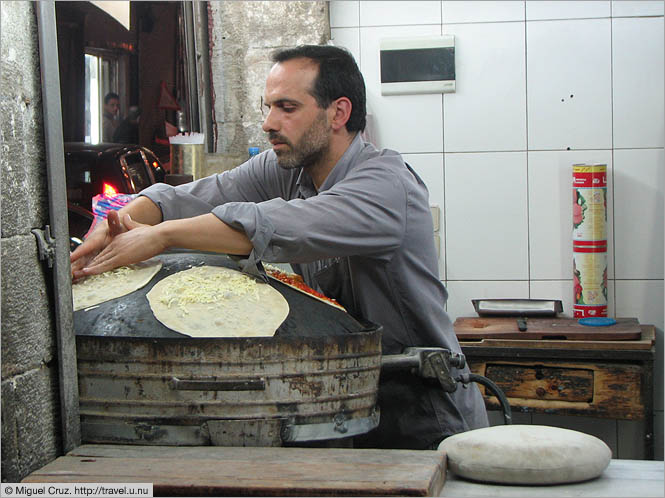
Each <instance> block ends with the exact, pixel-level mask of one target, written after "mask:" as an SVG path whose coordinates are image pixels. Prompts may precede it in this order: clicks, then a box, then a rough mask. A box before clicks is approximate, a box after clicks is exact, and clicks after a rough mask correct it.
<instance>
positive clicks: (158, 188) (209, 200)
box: [140, 153, 286, 220]
mask: <svg viewBox="0 0 665 498" xmlns="http://www.w3.org/2000/svg"><path fill="white" fill-rule="evenodd" d="M279 173H280V172H279V171H278V170H275V168H274V167H273V165H272V164H271V162H270V161H269V160H268V154H265V153H264V154H261V155H259V156H254V157H252V158H251V159H250V160H249V161H247V162H245V163H244V164H241V165H240V166H238V167H237V168H234V169H232V170H229V171H225V172H224V173H220V174H217V175H211V176H208V177H205V178H201V179H200V180H196V181H194V182H191V183H186V184H183V185H178V186H176V187H174V186H171V185H166V184H164V183H158V184H156V185H152V186H150V187H148V188H147V189H145V190H142V191H141V193H140V195H143V196H146V197H148V198H149V199H150V200H151V201H153V202H154V203H155V204H157V206H159V208H160V209H161V211H162V219H164V220H173V219H182V218H191V217H194V216H199V215H202V214H207V213H210V212H212V210H213V209H214V208H215V207H216V206H220V205H222V204H226V203H228V202H261V201H263V200H266V199H270V198H272V197H276V196H279V195H280V194H281V191H280V188H283V186H284V185H285V184H286V180H285V179H284V178H280V176H279ZM282 176H283V175H282Z"/></svg>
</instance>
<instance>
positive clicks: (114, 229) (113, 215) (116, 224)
mask: <svg viewBox="0 0 665 498" xmlns="http://www.w3.org/2000/svg"><path fill="white" fill-rule="evenodd" d="M106 219H107V221H108V224H109V233H110V234H111V237H115V236H116V235H119V234H121V233H123V232H126V231H127V229H126V228H125V227H124V226H123V224H122V223H121V222H120V216H119V215H118V212H117V211H109V214H108V216H107V217H106Z"/></svg>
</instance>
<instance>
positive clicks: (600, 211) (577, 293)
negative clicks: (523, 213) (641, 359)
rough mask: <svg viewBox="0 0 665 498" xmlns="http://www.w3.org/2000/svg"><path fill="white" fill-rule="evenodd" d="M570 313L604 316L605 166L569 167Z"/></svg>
mask: <svg viewBox="0 0 665 498" xmlns="http://www.w3.org/2000/svg"><path fill="white" fill-rule="evenodd" d="M573 288H574V296H573V308H574V309H573V313H574V316H575V317H579V318H582V317H593V316H607V166H606V165H605V164H593V165H587V164H575V165H573Z"/></svg>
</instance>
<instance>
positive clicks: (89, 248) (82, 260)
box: [70, 196, 162, 280]
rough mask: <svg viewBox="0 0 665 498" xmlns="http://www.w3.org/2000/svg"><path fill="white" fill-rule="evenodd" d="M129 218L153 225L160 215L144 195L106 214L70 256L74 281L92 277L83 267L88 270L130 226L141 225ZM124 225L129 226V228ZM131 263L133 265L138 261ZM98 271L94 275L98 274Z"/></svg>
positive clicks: (160, 218)
mask: <svg viewBox="0 0 665 498" xmlns="http://www.w3.org/2000/svg"><path fill="white" fill-rule="evenodd" d="M130 214H131V216H130ZM132 217H133V218H134V219H137V220H138V221H140V222H142V223H147V224H148V225H156V224H158V223H159V222H160V221H161V220H162V212H161V210H160V209H159V207H158V206H157V205H156V204H155V203H154V202H152V201H151V200H150V199H149V198H147V197H144V196H139V197H137V198H136V199H134V200H133V201H132V202H130V203H129V204H127V205H126V206H124V207H123V208H121V209H120V210H119V211H109V214H108V216H107V219H106V220H104V221H103V222H101V223H99V225H98V226H97V227H96V228H95V230H94V231H93V232H92V233H91V234H90V236H89V237H88V238H87V239H86V240H85V242H83V244H81V245H80V246H79V247H77V248H76V250H75V251H74V252H73V253H72V254H71V256H70V261H71V263H72V278H73V279H74V280H78V279H80V278H83V277H85V276H87V275H93V273H91V272H89V271H83V270H84V268H88V267H89V266H90V265H91V264H92V262H93V261H94V260H95V258H97V256H99V255H100V254H101V253H102V252H103V251H104V250H106V248H107V247H108V246H109V245H110V244H111V243H112V242H113V240H115V238H116V237H118V236H120V235H123V234H125V233H127V232H128V230H129V229H130V228H132V227H136V226H137V225H141V223H136V222H135V221H133V220H132ZM128 220H129V221H128ZM127 223H129V225H131V226H128V225H127ZM149 257H150V256H149ZM133 262H134V263H136V262H137V261H133ZM117 266H122V265H117ZM113 268H115V267H111V268H107V269H108V270H111V269H113ZM101 271H106V270H101ZM101 271H96V272H95V273H101Z"/></svg>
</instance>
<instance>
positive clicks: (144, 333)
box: [74, 252, 377, 338]
mask: <svg viewBox="0 0 665 498" xmlns="http://www.w3.org/2000/svg"><path fill="white" fill-rule="evenodd" d="M158 258H159V259H160V260H161V261H162V264H163V266H162V269H161V270H160V271H159V272H158V273H157V275H155V276H154V277H153V279H152V280H151V281H150V282H149V283H148V284H147V285H146V286H145V287H143V288H141V289H139V290H137V291H134V292H132V293H131V294H128V295H126V296H122V297H119V298H117V299H112V300H110V301H106V302H104V303H101V304H100V305H98V306H96V307H91V308H87V309H83V310H79V311H76V312H74V330H75V332H76V334H77V335H92V336H116V337H150V338H160V337H162V338H178V337H188V336H186V335H185V334H180V333H178V332H176V331H174V330H171V329H169V328H168V327H166V326H164V325H163V324H162V323H161V322H159V321H158V320H157V319H156V318H155V317H154V315H153V313H152V310H151V309H150V304H149V303H148V299H147V298H146V294H147V293H148V292H150V290H151V289H152V288H153V286H154V285H155V284H156V283H157V282H159V281H160V280H162V279H163V278H165V277H167V276H169V275H172V274H174V273H176V272H179V271H183V270H187V269H189V268H191V267H193V266H201V265H209V266H224V267H227V268H231V269H234V270H239V269H240V267H239V264H238V263H237V262H236V261H234V260H232V259H231V258H229V257H228V256H226V255H223V254H209V253H198V252H177V253H165V254H162V255H160V256H158ZM269 285H271V286H272V287H273V288H275V289H276V290H278V291H279V292H280V293H281V294H282V295H283V296H284V298H285V299H286V300H287V302H288V303H289V314H288V316H287V317H286V319H285V320H284V322H282V324H281V325H280V326H279V328H278V329H277V332H276V334H275V336H278V337H282V338H290V337H301V338H305V337H325V336H330V335H338V334H348V333H354V332H363V331H369V330H376V328H377V326H376V325H373V324H361V323H360V322H359V321H357V320H356V319H354V318H353V317H352V316H351V315H349V314H348V313H346V312H344V311H342V310H340V309H338V308H336V307H334V306H331V305H328V304H326V303H323V302H321V301H319V300H317V299H314V298H313V297H310V296H308V295H306V294H303V293H302V292H300V291H297V290H295V289H292V288H291V287H288V286H287V285H284V284H282V283H281V282H278V281H275V280H273V279H271V280H270V283H269Z"/></svg>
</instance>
